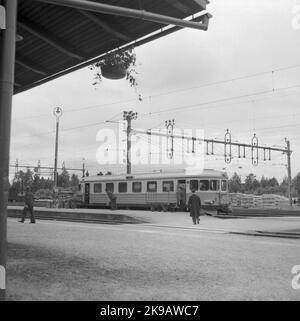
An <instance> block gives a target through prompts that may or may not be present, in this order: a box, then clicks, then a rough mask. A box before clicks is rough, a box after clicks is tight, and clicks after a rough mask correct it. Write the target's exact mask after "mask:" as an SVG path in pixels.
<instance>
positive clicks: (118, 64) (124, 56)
mask: <svg viewBox="0 0 300 321" xmlns="http://www.w3.org/2000/svg"><path fill="white" fill-rule="evenodd" d="M135 66H136V54H135V53H134V51H133V48H130V49H127V50H124V49H120V48H119V49H117V50H114V51H111V52H109V53H108V54H107V55H105V57H103V58H102V59H101V60H99V61H98V62H96V63H94V64H93V65H91V66H90V69H91V70H93V71H94V72H95V74H94V80H95V81H94V83H93V85H96V84H98V83H100V82H101V81H102V77H104V78H108V79H122V78H125V77H126V80H128V81H129V83H130V86H136V85H137V81H136V77H135V76H136V75H137V72H136V70H135Z"/></svg>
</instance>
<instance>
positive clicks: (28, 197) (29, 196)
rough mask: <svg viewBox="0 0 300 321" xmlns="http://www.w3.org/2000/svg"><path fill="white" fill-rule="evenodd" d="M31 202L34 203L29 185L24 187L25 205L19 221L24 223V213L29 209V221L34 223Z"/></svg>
mask: <svg viewBox="0 0 300 321" xmlns="http://www.w3.org/2000/svg"><path fill="white" fill-rule="evenodd" d="M33 204H34V196H33V193H32V192H31V191H30V187H29V186H27V187H26V192H25V206H24V209H23V215H22V219H21V221H19V222H20V223H24V222H25V219H26V213H27V211H28V210H29V211H30V223H32V224H34V223H35V217H34V213H33Z"/></svg>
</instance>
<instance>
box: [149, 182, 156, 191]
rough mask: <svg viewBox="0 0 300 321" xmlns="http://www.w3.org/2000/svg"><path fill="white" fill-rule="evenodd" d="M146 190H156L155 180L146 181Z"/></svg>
mask: <svg viewBox="0 0 300 321" xmlns="http://www.w3.org/2000/svg"><path fill="white" fill-rule="evenodd" d="M147 192H152V193H153V192H157V182H147Z"/></svg>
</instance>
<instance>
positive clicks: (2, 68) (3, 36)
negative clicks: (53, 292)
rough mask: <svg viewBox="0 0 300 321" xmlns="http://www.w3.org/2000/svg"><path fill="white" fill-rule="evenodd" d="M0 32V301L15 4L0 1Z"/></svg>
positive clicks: (1, 296) (3, 285)
mask: <svg viewBox="0 0 300 321" xmlns="http://www.w3.org/2000/svg"><path fill="white" fill-rule="evenodd" d="M0 4H1V17H2V18H3V17H5V23H4V21H3V20H2V19H1V20H2V21H1V29H0V150H1V152H0V177H1V179H0V301H4V300H5V290H6V248H7V238H6V231H7V195H8V188H9V181H8V177H9V172H8V169H9V166H8V165H9V148H10V127H11V107H12V97H13V91H14V74H15V72H14V68H15V52H16V29H17V0H1V1H0ZM2 29H3V30H2Z"/></svg>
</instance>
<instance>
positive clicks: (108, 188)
mask: <svg viewBox="0 0 300 321" xmlns="http://www.w3.org/2000/svg"><path fill="white" fill-rule="evenodd" d="M105 187H106V188H105V190H106V191H111V192H114V183H106V186H105Z"/></svg>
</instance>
